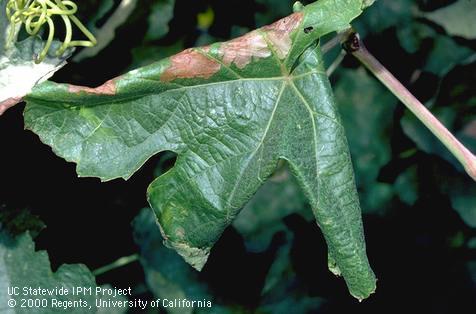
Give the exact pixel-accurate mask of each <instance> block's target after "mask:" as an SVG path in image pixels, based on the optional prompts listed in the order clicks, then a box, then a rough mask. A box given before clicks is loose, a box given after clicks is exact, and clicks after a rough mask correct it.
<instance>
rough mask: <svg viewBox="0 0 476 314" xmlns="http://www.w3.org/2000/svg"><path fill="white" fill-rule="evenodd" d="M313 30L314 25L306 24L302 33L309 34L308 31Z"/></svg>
mask: <svg viewBox="0 0 476 314" xmlns="http://www.w3.org/2000/svg"><path fill="white" fill-rule="evenodd" d="M313 30H314V27H312V26H308V27H306V28H305V29H304V33H306V34H309V33H310V32H312V31H313Z"/></svg>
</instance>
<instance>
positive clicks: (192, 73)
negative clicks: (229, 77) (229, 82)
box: [160, 49, 221, 82]
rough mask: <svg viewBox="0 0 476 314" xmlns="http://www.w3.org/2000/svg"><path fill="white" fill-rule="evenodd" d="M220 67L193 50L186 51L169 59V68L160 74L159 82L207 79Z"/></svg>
mask: <svg viewBox="0 0 476 314" xmlns="http://www.w3.org/2000/svg"><path fill="white" fill-rule="evenodd" d="M220 67H221V65H220V64H219V63H218V62H216V61H214V60H212V59H210V58H208V57H206V56H204V55H203V54H201V53H200V52H198V51H196V50H194V49H187V50H184V51H182V52H181V53H178V54H176V55H174V56H172V57H170V66H169V67H168V68H167V69H166V70H165V71H164V72H163V73H162V75H161V76H160V80H162V81H165V82H170V81H173V80H175V79H187V78H195V77H198V78H204V79H208V78H210V77H211V76H212V75H213V74H215V73H217V72H218V71H219V70H220Z"/></svg>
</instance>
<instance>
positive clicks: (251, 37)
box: [25, 0, 375, 299]
mask: <svg viewBox="0 0 476 314" xmlns="http://www.w3.org/2000/svg"><path fill="white" fill-rule="evenodd" d="M362 5H363V4H362V1H349V0H341V1H335V0H332V1H331V0H321V1H318V2H316V3H314V4H311V5H309V6H306V7H305V8H304V10H303V11H301V12H299V13H295V14H293V15H291V16H289V17H287V18H284V19H282V20H280V21H278V22H276V23H274V24H272V25H270V26H267V27H264V28H261V29H258V30H256V31H253V32H251V33H249V34H247V35H245V36H243V37H240V38H237V39H235V40H232V41H229V42H225V43H216V44H213V45H211V46H208V47H202V48H194V49H189V50H185V51H184V52H182V53H179V54H177V55H175V56H172V57H171V58H169V59H165V60H162V61H159V62H157V63H154V64H152V65H150V66H148V67H145V68H141V69H138V70H134V71H131V72H129V73H127V74H125V75H123V76H121V77H119V78H116V79H113V80H110V81H108V82H107V83H105V84H104V85H102V86H100V87H98V88H96V89H92V88H85V87H78V86H69V85H66V84H55V83H50V82H48V83H45V84H43V85H41V86H40V87H38V88H37V89H35V91H34V92H33V93H31V94H30V95H29V96H28V97H27V102H28V104H27V107H26V109H25V124H26V127H27V128H29V129H31V130H33V131H34V132H35V133H37V134H38V135H39V136H40V138H41V140H42V141H43V142H45V143H46V144H48V145H50V146H52V147H53V150H54V151H55V152H56V153H57V154H58V155H59V156H61V157H63V158H65V159H66V160H68V161H74V162H76V163H77V172H78V174H79V175H80V176H94V177H99V178H101V179H102V180H111V179H114V178H126V179H127V178H129V177H130V176H131V175H132V174H133V173H134V172H135V171H137V170H138V169H139V168H140V167H141V166H142V165H143V164H144V163H145V162H146V161H147V159H149V158H150V157H151V156H153V155H155V154H157V153H158V152H160V151H165V150H170V151H173V152H175V153H177V154H178V159H177V162H176V164H175V166H174V167H173V168H172V169H171V170H170V171H168V172H167V173H166V174H164V175H162V176H161V177H159V178H158V179H156V180H155V181H154V182H153V183H152V184H151V185H150V187H149V189H148V199H149V202H150V204H151V206H152V207H153V209H154V211H155V213H156V215H157V218H158V222H159V224H160V227H161V229H162V232H163V235H164V238H165V241H166V244H167V245H168V246H169V247H171V248H174V249H175V250H176V251H177V252H178V253H179V254H180V255H182V256H183V257H184V258H185V260H186V261H187V262H188V263H190V264H191V265H192V266H194V267H195V268H197V269H201V268H202V267H203V265H204V263H205V262H206V260H207V258H208V255H209V253H210V250H211V248H212V247H213V244H214V243H215V242H216V241H217V239H218V238H219V237H220V235H221V234H222V232H223V230H224V229H225V228H226V227H227V226H228V225H229V224H230V223H231V222H232V221H233V219H234V217H235V216H236V215H237V214H238V212H239V211H240V209H241V208H242V207H243V206H244V205H245V204H246V202H247V201H248V200H249V199H250V198H251V196H252V195H253V194H254V193H255V192H256V191H257V190H258V188H259V187H260V186H261V185H262V184H263V182H264V181H265V180H266V179H267V177H269V176H270V175H271V174H272V173H273V171H274V169H275V167H276V164H277V163H278V161H279V160H280V159H281V160H286V161H287V162H288V164H289V166H290V169H291V171H292V172H293V174H294V175H295V177H296V178H297V181H298V183H299V185H300V186H301V188H302V189H303V191H304V194H305V195H306V197H307V198H308V200H309V202H310V204H311V206H312V208H313V212H314V214H315V216H316V219H317V222H318V224H319V226H320V228H321V229H322V231H323V233H324V236H325V238H326V241H327V244H328V248H329V252H330V254H331V255H332V257H333V258H334V260H335V261H336V263H337V265H338V267H339V269H340V270H341V271H342V274H343V276H344V278H345V280H346V282H347V285H348V287H349V291H350V293H351V294H352V295H353V296H355V297H356V298H359V299H363V298H365V297H367V296H368V295H369V294H370V293H372V292H373V291H374V290H375V276H374V274H373V272H372V270H371V269H370V266H369V263H368V260H367V257H366V252H365V243H364V236H363V227H362V218H361V212H360V207H359V201H358V196H357V192H356V189H355V183H354V178H353V171H352V164H351V161H350V155H349V151H348V147H347V140H346V137H345V132H344V128H343V127H342V123H341V121H340V117H339V114H338V112H337V109H336V106H335V104H334V98H333V95H332V92H331V88H330V84H329V81H328V78H327V76H326V74H325V70H324V67H323V62H322V56H321V54H320V50H319V47H318V46H317V45H316V41H317V40H318V39H319V38H320V37H321V36H323V35H325V34H327V33H330V32H332V31H340V30H343V29H345V28H346V27H348V24H349V22H350V21H352V20H353V19H354V18H355V17H357V16H358V15H359V14H360V13H361V7H362ZM337 12H338V13H339V14H336V13H337ZM323 17H325V18H323ZM311 28H312V29H311ZM304 29H306V31H304ZM309 30H310V31H309Z"/></svg>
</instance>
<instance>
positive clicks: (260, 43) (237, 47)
mask: <svg viewBox="0 0 476 314" xmlns="http://www.w3.org/2000/svg"><path fill="white" fill-rule="evenodd" d="M219 55H220V57H221V58H222V60H223V63H224V64H226V65H227V66H229V65H231V64H235V65H236V67H237V68H239V69H243V68H244V67H246V66H247V65H248V64H249V63H251V61H252V60H253V58H267V57H269V56H271V51H270V50H269V47H268V45H267V43H266V40H265V39H264V38H263V36H262V35H261V34H260V33H259V32H257V31H254V32H251V33H249V34H246V35H244V36H241V37H238V38H236V39H233V40H230V41H227V42H225V43H223V44H222V45H221V46H220V49H219Z"/></svg>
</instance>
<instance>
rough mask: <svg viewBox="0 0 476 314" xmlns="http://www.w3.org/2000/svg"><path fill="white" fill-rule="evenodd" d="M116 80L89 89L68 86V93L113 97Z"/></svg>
mask: <svg viewBox="0 0 476 314" xmlns="http://www.w3.org/2000/svg"><path fill="white" fill-rule="evenodd" d="M116 80H117V78H115V79H112V80H109V81H107V82H106V83H104V84H102V85H101V86H98V87H95V88H91V87H86V86H77V85H68V91H69V92H70V93H81V92H84V93H87V94H94V95H115V94H116V82H115V81H116Z"/></svg>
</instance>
